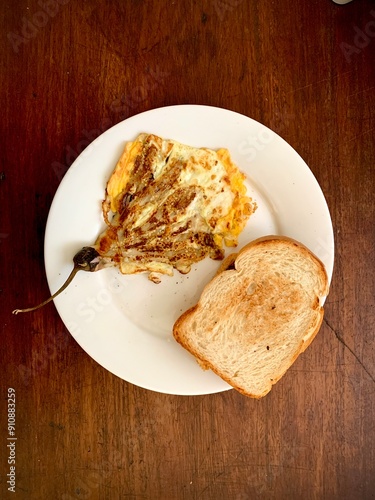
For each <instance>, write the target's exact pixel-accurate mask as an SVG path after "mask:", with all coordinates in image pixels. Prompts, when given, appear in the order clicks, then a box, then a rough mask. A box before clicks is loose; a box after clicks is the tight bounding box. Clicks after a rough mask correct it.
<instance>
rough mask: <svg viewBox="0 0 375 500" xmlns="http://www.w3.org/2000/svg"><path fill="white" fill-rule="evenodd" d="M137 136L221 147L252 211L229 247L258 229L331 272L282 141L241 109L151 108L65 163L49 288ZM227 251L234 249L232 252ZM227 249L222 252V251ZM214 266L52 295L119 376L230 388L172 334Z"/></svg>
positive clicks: (48, 246) (164, 388) (194, 388)
mask: <svg viewBox="0 0 375 500" xmlns="http://www.w3.org/2000/svg"><path fill="white" fill-rule="evenodd" d="M141 132H147V133H153V134H156V135H159V136H161V137H164V138H166V139H174V140H177V141H179V142H182V143H185V144H188V145H190V146H195V147H208V148H212V149H218V148H220V147H225V148H228V149H229V151H230V153H231V156H232V158H233V160H234V161H235V163H236V164H237V165H238V166H239V168H240V169H241V170H242V171H243V172H244V173H245V174H246V176H247V188H248V193H249V194H250V196H252V197H253V199H254V200H255V201H256V202H257V205H258V209H257V211H256V212H255V214H254V215H253V216H252V217H251V218H250V220H249V222H248V224H247V226H246V228H245V229H244V231H243V233H242V234H241V236H240V239H239V245H238V249H240V248H241V247H242V246H243V245H245V244H246V243H247V242H249V241H251V240H253V239H255V238H257V237H260V236H264V235H267V234H279V235H286V236H289V237H292V238H295V239H296V240H298V241H300V242H302V243H304V244H305V245H306V246H307V247H309V248H310V249H311V250H312V251H313V252H314V253H315V254H316V255H317V256H318V257H320V259H321V260H322V261H323V262H324V264H325V266H326V269H327V272H328V276H329V279H331V276H332V270H333V256H334V240H333V231H332V223H331V218H330V215H329V211H328V208H327V204H326V201H325V199H324V196H323V194H322V191H321V189H320V187H319V185H318V183H317V181H316V179H315V177H314V176H313V174H312V172H311V171H310V169H309V168H308V166H307V165H306V164H305V162H304V161H303V160H302V158H301V157H300V156H299V155H298V154H297V153H296V152H295V151H294V149H293V148H292V147H291V146H289V145H288V144H287V143H286V142H285V141H284V140H283V139H281V138H280V137H279V136H278V135H277V134H275V133H274V132H272V131H271V130H270V129H268V128H266V127H264V126H263V125H261V124H260V123H258V122H256V121H254V120H252V119H250V118H248V117H246V116H243V115H241V114H238V113H235V112H232V111H228V110H225V109H220V108H214V107H209V106H196V105H182V106H170V107H165V108H159V109H154V110H151V111H147V112H145V113H141V114H139V115H136V116H133V117H132V118H129V119H127V120H125V121H123V122H121V123H119V124H117V125H115V126H114V127H112V128H111V129H109V130H107V131H106V132H104V133H103V134H102V135H101V136H100V137H98V138H97V139H96V140H95V141H94V142H93V143H92V144H91V145H90V146H89V147H88V148H86V149H85V150H84V151H83V153H82V154H81V155H80V156H79V157H78V158H77V160H76V161H75V162H74V164H73V165H72V166H71V167H70V168H69V170H68V172H67V173H66V175H65V177H64V178H63V180H62V182H61V184H60V186H59V188H58V190H57V192H56V195H55V197H54V200H53V203H52V206H51V209H50V213H49V217H48V221H47V228H46V236H45V267H46V273H47V279H48V284H49V287H50V290H51V293H52V292H55V291H56V290H57V289H58V288H59V287H60V286H61V285H62V283H63V282H64V281H65V279H66V277H67V276H68V274H69V272H70V271H71V269H72V258H73V256H74V255H75V253H76V252H77V251H78V250H80V249H81V247H83V246H89V245H92V244H93V243H94V242H95V240H96V238H97V236H98V235H99V233H100V232H101V231H102V230H103V229H104V228H105V224H104V222H103V217H102V212H101V202H102V200H103V198H104V191H105V186H106V183H107V180H108V179H109V177H110V175H111V173H112V171H113V169H114V167H115V165H116V163H117V160H118V159H119V157H120V155H121V153H122V151H123V149H124V146H125V143H126V142H127V141H132V140H134V139H135V138H136V136H137V135H138V134H140V133H141ZM231 251H232V252H233V249H232V250H231ZM227 253H229V250H228V252H227ZM218 265H219V264H218V262H214V261H212V260H210V259H206V260H204V261H202V262H200V263H199V264H197V265H196V266H194V267H193V269H192V270H191V272H190V273H189V274H187V275H185V276H183V275H181V274H179V273H178V272H175V274H174V276H173V277H168V276H162V282H161V283H160V284H155V283H152V282H151V281H149V280H148V279H147V276H146V275H145V274H140V275H133V276H124V275H121V273H120V272H118V271H117V270H116V269H104V270H102V271H99V272H96V273H87V272H80V273H78V274H77V275H76V277H75V278H74V281H73V282H72V283H71V284H70V285H69V287H68V288H67V289H66V291H65V292H64V293H62V294H61V295H60V296H58V297H57V298H56V299H55V305H56V308H57V310H58V312H59V314H60V316H61V318H62V320H63V322H64V323H65V325H66V327H67V328H68V330H69V331H70V333H71V334H72V336H73V337H74V338H75V339H76V341H77V342H78V343H79V344H80V346H81V347H82V348H83V349H84V350H85V351H86V352H87V353H88V354H89V355H90V356H91V357H92V358H93V359H94V360H95V361H97V362H98V363H99V364H100V365H102V366H103V367H104V368H106V369H107V370H109V371H110V372H112V373H114V374H115V375H117V376H118V377H121V378H122V379H124V380H126V381H128V382H130V383H133V384H136V385H138V386H140V387H143V388H146V389H151V390H154V391H158V392H163V393H168V394H180V395H195V394H210V393H216V392H220V391H224V390H227V389H230V386H229V385H228V384H227V383H226V382H224V381H223V380H222V379H221V378H219V377H217V376H216V375H214V374H213V373H212V372H211V371H203V370H202V369H201V368H200V366H199V365H198V364H197V362H196V360H195V359H194V357H193V356H191V355H190V354H189V353H188V352H187V351H185V350H184V349H183V348H182V347H181V346H180V345H179V344H177V342H175V340H174V338H173V335H172V326H173V324H174V322H175V320H176V319H177V318H178V316H179V315H180V314H181V313H182V312H184V311H185V310H186V309H188V308H189V307H190V306H192V305H193V304H195V303H196V302H197V300H198V298H199V296H200V293H201V291H202V289H203V287H204V285H205V284H206V283H207V282H208V281H209V280H210V279H211V277H212V276H213V275H214V273H215V271H216V269H217V267H218Z"/></svg>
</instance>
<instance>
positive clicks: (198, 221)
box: [95, 134, 256, 282]
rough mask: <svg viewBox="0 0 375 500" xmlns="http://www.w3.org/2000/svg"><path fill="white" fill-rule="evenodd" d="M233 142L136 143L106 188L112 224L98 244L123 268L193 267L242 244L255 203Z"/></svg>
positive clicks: (105, 257) (107, 259)
mask: <svg viewBox="0 0 375 500" xmlns="http://www.w3.org/2000/svg"><path fill="white" fill-rule="evenodd" d="M244 180H245V176H244V175H243V174H242V173H241V172H240V171H239V170H238V168H237V166H236V165H234V163H233V162H232V160H231V158H230V155H229V152H228V150H226V149H219V150H218V151H213V150H210V149H207V148H194V147H191V146H186V145H183V144H180V143H178V142H176V141H173V140H165V139H162V138H160V137H157V136H155V135H152V134H140V135H139V136H138V137H137V138H136V140H135V141H133V142H129V143H127V144H126V146H125V150H124V152H123V154H122V156H121V158H120V159H119V161H118V163H117V165H116V167H115V170H114V172H113V173H112V175H111V177H110V179H109V181H108V183H107V187H106V197H105V200H104V202H103V215H104V219H105V221H106V224H107V226H108V227H107V229H106V230H105V231H104V232H103V233H102V234H101V235H100V236H99V238H98V240H97V241H96V244H95V248H96V249H97V251H98V252H99V254H100V256H101V257H102V261H103V262H104V263H105V264H104V265H116V266H118V267H119V269H120V271H121V272H122V273H124V274H133V273H138V272H143V271H148V272H149V273H150V274H149V277H150V279H152V280H153V281H156V282H157V281H160V278H159V274H167V275H172V274H173V268H175V269H177V270H178V271H180V272H181V273H187V272H189V271H190V268H191V265H192V264H193V263H195V262H198V261H200V260H202V259H204V258H205V257H210V258H212V259H218V260H220V259H222V258H223V257H224V245H227V246H235V245H236V244H237V239H238V235H239V234H240V232H241V231H242V230H243V228H244V226H245V224H246V222H247V220H248V218H249V217H250V215H251V214H252V213H253V212H254V210H255V208H256V204H255V203H254V202H253V201H252V200H251V198H249V197H248V196H246V187H245V184H244Z"/></svg>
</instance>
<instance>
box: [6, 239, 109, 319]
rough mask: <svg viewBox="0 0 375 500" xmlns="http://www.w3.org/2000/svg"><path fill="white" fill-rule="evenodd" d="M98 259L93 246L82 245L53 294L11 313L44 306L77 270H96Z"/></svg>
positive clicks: (57, 293)
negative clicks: (66, 274)
mask: <svg viewBox="0 0 375 500" xmlns="http://www.w3.org/2000/svg"><path fill="white" fill-rule="evenodd" d="M99 260H100V258H99V254H98V252H97V251H96V249H95V248H93V247H83V248H82V249H81V250H80V251H79V252H77V253H76V254H75V256H74V257H73V263H74V267H73V269H72V271H71V273H70V274H69V276H68V277H67V279H66V281H65V283H64V284H63V285H62V286H61V287H60V288H59V289H58V290H57V292H55V293H54V294H53V295H51V297H50V298H49V299H47V300H45V301H44V302H42V303H40V304H38V305H37V306H34V307H28V308H27V309H15V310H14V311H13V312H12V314H18V313H21V312H22V313H24V312H30V311H35V310H36V309H39V308H40V307H43V306H45V305H46V304H48V302H51V300H53V299H54V298H55V297H57V296H58V295H59V294H60V293H61V292H63V291H64V290H65V288H66V287H67V286H68V285H69V284H70V283H71V281H72V280H73V278H74V276H75V275H76V274H77V272H78V271H90V272H93V271H96V269H97V265H98V262H99Z"/></svg>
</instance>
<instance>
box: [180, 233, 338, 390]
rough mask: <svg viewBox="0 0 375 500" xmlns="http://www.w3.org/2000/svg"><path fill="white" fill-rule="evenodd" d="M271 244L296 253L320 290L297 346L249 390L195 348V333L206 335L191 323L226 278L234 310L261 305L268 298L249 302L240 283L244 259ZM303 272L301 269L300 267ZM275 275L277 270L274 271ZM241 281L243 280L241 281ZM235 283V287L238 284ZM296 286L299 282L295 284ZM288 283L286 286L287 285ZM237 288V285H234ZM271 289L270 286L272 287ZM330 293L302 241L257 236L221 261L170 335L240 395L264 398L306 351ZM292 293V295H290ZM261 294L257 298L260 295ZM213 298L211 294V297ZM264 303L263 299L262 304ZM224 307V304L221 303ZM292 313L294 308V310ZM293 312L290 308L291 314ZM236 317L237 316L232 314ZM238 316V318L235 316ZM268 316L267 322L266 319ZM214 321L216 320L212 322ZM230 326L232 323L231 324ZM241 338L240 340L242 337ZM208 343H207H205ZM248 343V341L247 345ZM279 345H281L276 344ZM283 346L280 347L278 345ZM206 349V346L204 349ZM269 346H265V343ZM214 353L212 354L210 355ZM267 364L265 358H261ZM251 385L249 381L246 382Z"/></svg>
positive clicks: (297, 297) (220, 317) (321, 268)
mask: <svg viewBox="0 0 375 500" xmlns="http://www.w3.org/2000/svg"><path fill="white" fill-rule="evenodd" d="M274 247H282V248H283V251H285V253H288V252H290V254H291V255H295V254H298V256H299V258H300V259H301V261H302V262H306V264H309V265H311V266H312V269H313V272H314V279H316V282H317V283H319V289H318V290H316V292H315V296H314V297H313V300H311V312H310V315H311V318H310V317H309V318H308V319H309V323H308V325H307V326H306V327H305V329H304V330H303V331H301V332H300V333H299V337H298V339H297V340H298V342H296V345H295V346H294V348H293V350H292V352H291V353H290V356H289V358H288V360H287V362H285V363H284V364H283V365H282V366H281V367H280V368H279V369H277V370H275V371H274V373H273V374H272V377H269V378H268V380H267V381H265V382H264V383H262V384H260V385H261V388H259V387H258V388H257V390H251V389H249V387H246V385H247V384H246V383H238V382H237V381H236V379H235V377H233V374H228V370H224V369H223V368H222V366H221V363H220V361H218V360H214V361H213V360H212V359H208V358H210V356H207V357H206V356H205V355H204V354H203V352H202V351H201V350H200V348H198V347H197V345H198V343H197V341H196V339H195V337H197V336H198V335H202V337H203V335H205V333H204V332H202V331H199V332H198V330H197V332H195V333H194V332H193V331H192V328H191V325H192V324H193V323H194V321H195V320H196V321H198V320H199V321H202V318H203V319H204V318H205V315H208V312H207V311H208V309H207V310H206V311H205V308H207V300H208V299H207V297H211V296H212V295H214V294H215V293H216V292H218V291H220V290H222V283H223V282H225V281H227V282H228V286H232V288H233V296H232V297H231V299H232V301H235V300H237V301H238V304H239V305H238V306H236V307H237V309H236V310H238V311H239V313H238V314H240V312H241V308H242V302H241V301H243V303H244V306H245V303H246V304H247V305H248V307H249V309H248V310H247V312H248V311H249V310H251V307H252V308H253V310H254V308H256V307H263V306H261V305H259V304H260V303H261V302H262V301H264V300H267V297H266V298H265V297H260V293H258V295H257V294H254V297H253V301H252V302H249V300H248V297H245V295H244V293H245V292H244V290H242V289H240V288H241V285H240V283H241V284H242V286H243V283H244V276H245V275H246V272H250V271H248V270H247V269H244V263H243V261H244V258H245V257H246V256H248V255H249V254H251V253H252V252H254V251H256V252H257V254H259V255H260V258H261V256H262V255H265V254H267V253H268V252H269V251H270V250H273V249H274ZM301 272H302V274H303V272H304V270H303V269H302V270H301ZM311 272H312V271H311ZM276 274H277V273H276ZM275 279H276V278H275V277H272V280H273V281H272V282H271V285H270V286H272V285H275V288H277V290H278V291H280V292H281V291H282V290H283V288H282V286H284V285H285V283H284V284H283V283H282V281H280V282H277V279H276V281H275ZM241 280H242V281H241ZM237 284H238V287H237ZM297 285H298V284H297ZM297 285H296V286H295V287H294V289H291V290H289V289H288V293H289V292H290V293H291V295H290V297H292V298H295V301H296V303H298V301H300V300H301V297H302V295H303V294H302V295H301V294H300V292H299V291H298V290H299V288H298V286H297ZM288 286H289V285H288ZM236 287H237V288H236ZM264 288H265V294H267V293H269V292H270V287H269V286H268V287H264ZM271 289H272V288H271ZM328 292H329V280H328V276H327V273H326V270H325V267H324V265H323V263H322V262H321V261H320V260H319V259H318V258H317V257H316V256H315V255H314V254H313V253H312V252H311V251H310V250H309V249H308V248H307V247H306V246H305V245H303V244H302V243H300V242H298V241H296V240H294V239H292V238H289V237H285V236H278V235H269V236H265V237H261V238H258V239H256V240H254V241H252V242H250V243H248V244H247V245H246V246H244V247H243V248H242V249H241V250H240V251H239V252H238V253H236V254H231V255H229V256H228V257H227V258H226V259H225V260H224V261H223V262H222V264H221V266H220V267H219V269H218V272H217V274H216V275H215V277H214V278H213V279H212V280H211V281H210V282H209V283H208V284H207V285H206V286H205V288H204V290H203V292H202V295H201V298H200V300H199V302H198V303H197V304H196V305H195V306H193V307H191V308H190V309H188V310H187V311H186V312H184V313H183V314H182V315H181V316H180V317H179V318H178V319H177V321H176V322H175V324H174V327H173V335H174V338H175V340H176V341H177V342H178V343H179V344H181V346H182V347H184V348H185V349H186V350H188V351H189V352H190V353H191V354H192V355H193V356H195V358H196V359H197V360H198V362H199V364H200V365H201V366H202V367H203V368H204V369H211V370H212V371H213V372H214V373H216V374H217V375H218V376H219V377H221V378H222V379H223V380H225V381H226V382H227V383H228V384H230V385H231V386H232V387H233V388H234V389H236V390H237V391H239V392H240V393H241V394H244V395H246V396H249V397H252V398H256V399H259V398H262V397H264V396H265V395H266V394H267V393H268V392H269V391H270V390H271V388H272V386H273V385H274V384H275V383H276V382H278V381H279V380H280V378H281V377H282V376H283V375H284V374H285V373H286V371H287V370H288V369H289V368H290V366H291V365H292V364H293V363H294V361H295V360H296V359H297V357H298V356H299V355H300V354H301V353H302V352H304V351H305V349H306V348H307V347H308V346H309V345H310V344H311V342H312V341H313V339H314V338H315V336H316V335H317V333H318V331H319V329H320V327H321V324H322V321H323V315H324V310H323V307H322V303H323V301H324V299H325V297H326V296H327V295H328ZM293 294H294V295H293ZM259 297H260V298H259ZM290 297H289V298H288V301H289V302H288V304H289V303H292V304H293V300H290ZM211 298H212V297H211ZM256 300H258V302H259V301H260V302H259V304H257V303H256ZM263 303H265V302H262V304H263ZM213 307H215V306H214V305H212V304H211V310H212V308H213ZM223 307H224V308H225V306H223ZM227 312H228V311H226V310H224V311H223V310H220V311H218V314H217V322H220V321H225V320H224V319H223V318H224V316H226V314H227ZM294 313H295V311H294ZM294 313H293V309H292V312H291V313H290V314H291V317H292V314H294ZM235 317H236V316H235ZM264 317H265V318H268V319H269V318H270V317H271V313H270V312H268V311H267V310H265V311H264ZM236 318H237V317H236ZM268 319H267V321H268ZM267 321H265V324H266V325H267V327H269V328H270V334H269V337H270V339H271V340H270V343H271V341H272V333H273V331H272V328H271V327H270V325H271V326H272V321H271V320H270V319H269V321H268V323H267ZM277 321H278V322H280V317H277V318H276V322H277ZM214 323H215V321H214ZM275 325H276V326H275V327H274V329H275V328H276V329H277V328H279V326H280V325H279V324H276V323H275ZM231 326H232V325H231ZM250 326H251V323H250ZM206 327H207V329H210V328H211V327H212V325H211V324H207V326H206ZM266 334H267V333H266ZM241 341H242V339H241ZM208 345H209V343H208ZM249 345H250V344H249ZM249 345H247V348H249ZM277 347H280V346H276V348H277ZM281 347H282V346H281ZM207 349H208V350H209V347H208V348H207ZM267 349H268V346H267ZM212 357H213V356H211V358H212ZM264 362H265V363H266V361H264ZM249 385H251V384H249Z"/></svg>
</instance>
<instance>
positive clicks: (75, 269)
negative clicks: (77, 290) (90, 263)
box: [12, 265, 81, 314]
mask: <svg viewBox="0 0 375 500" xmlns="http://www.w3.org/2000/svg"><path fill="white" fill-rule="evenodd" d="M80 270H81V268H80V267H79V266H77V265H75V266H74V267H73V269H72V272H71V273H70V274H69V276H68V278H67V280H66V281H65V283H64V284H63V285H62V286H61V287H60V288H59V289H58V290H57V292H55V293H54V294H53V295H51V297H50V298H49V299H47V300H45V301H44V302H41V303H40V304H38V305H37V306H34V307H28V308H26V309H15V310H14V311H13V312H12V314H18V313H25V312H30V311H36V309H39V308H40V307H43V306H45V305H46V304H48V302H51V300H53V299H54V298H55V297H57V296H58V295H59V294H60V293H61V292H63V291H64V290H65V288H66V287H67V286H68V285H69V284H70V283H71V281H72V280H73V278H74V276H75V275H76V274H77V272H78V271H80Z"/></svg>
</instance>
